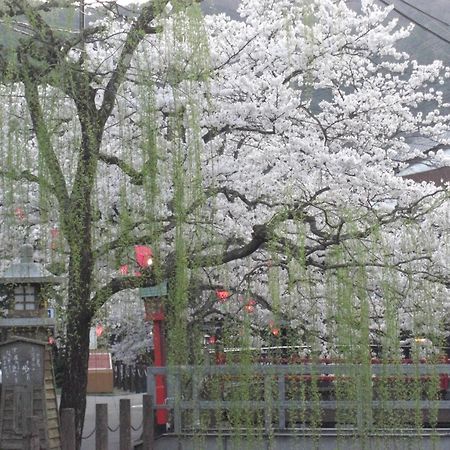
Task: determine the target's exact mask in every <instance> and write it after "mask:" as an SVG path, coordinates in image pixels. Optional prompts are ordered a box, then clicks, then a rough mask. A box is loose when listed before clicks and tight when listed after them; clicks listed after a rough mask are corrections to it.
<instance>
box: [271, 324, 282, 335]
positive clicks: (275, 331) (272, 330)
mask: <svg viewBox="0 0 450 450" xmlns="http://www.w3.org/2000/svg"><path fill="white" fill-rule="evenodd" d="M269 327H270V332H271V333H272V334H273V335H274V336H278V335H279V334H280V329H279V328H278V327H276V326H275V322H274V321H273V320H271V321H270V322H269Z"/></svg>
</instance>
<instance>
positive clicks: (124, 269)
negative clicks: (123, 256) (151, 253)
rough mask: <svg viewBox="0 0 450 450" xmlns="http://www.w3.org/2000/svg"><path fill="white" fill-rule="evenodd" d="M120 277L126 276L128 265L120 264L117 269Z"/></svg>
mask: <svg viewBox="0 0 450 450" xmlns="http://www.w3.org/2000/svg"><path fill="white" fill-rule="evenodd" d="M119 272H120V275H128V264H122V265H121V266H120V267H119Z"/></svg>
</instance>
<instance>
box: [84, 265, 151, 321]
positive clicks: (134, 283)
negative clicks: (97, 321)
mask: <svg viewBox="0 0 450 450" xmlns="http://www.w3.org/2000/svg"><path fill="white" fill-rule="evenodd" d="M153 281H154V280H152V277H151V274H150V273H148V272H147V273H143V275H142V276H140V277H136V276H134V277H120V278H113V279H111V280H110V281H109V283H107V284H105V285H104V286H102V287H100V288H99V289H98V290H97V291H96V292H95V294H94V296H93V297H92V300H91V312H92V314H95V313H96V311H98V309H99V308H100V307H101V306H102V305H103V304H104V303H105V302H106V301H107V300H108V299H109V298H110V297H112V296H113V295H114V294H117V293H118V292H121V291H124V290H127V289H137V288H139V287H145V286H149V285H151V283H152V282H153Z"/></svg>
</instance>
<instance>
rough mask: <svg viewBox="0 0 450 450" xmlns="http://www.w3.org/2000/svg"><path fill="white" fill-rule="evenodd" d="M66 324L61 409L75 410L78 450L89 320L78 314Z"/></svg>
mask: <svg viewBox="0 0 450 450" xmlns="http://www.w3.org/2000/svg"><path fill="white" fill-rule="evenodd" d="M68 322H69V323H68V331H69V327H70V333H68V336H67V341H66V348H65V352H66V357H65V365H64V377H63V384H62V392H61V408H73V409H74V410H75V436H76V448H77V449H80V447H81V436H82V433H83V424H84V416H85V410H86V388H87V367H88V359H89V328H90V318H88V317H86V316H83V315H82V314H80V315H79V316H78V317H71V318H70V320H69V321H68Z"/></svg>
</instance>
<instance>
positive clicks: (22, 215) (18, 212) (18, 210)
mask: <svg viewBox="0 0 450 450" xmlns="http://www.w3.org/2000/svg"><path fill="white" fill-rule="evenodd" d="M14 215H15V216H16V217H17V219H19V220H20V221H21V222H22V221H23V220H25V217H26V216H25V212H24V210H23V209H22V208H16V209H15V210H14Z"/></svg>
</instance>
